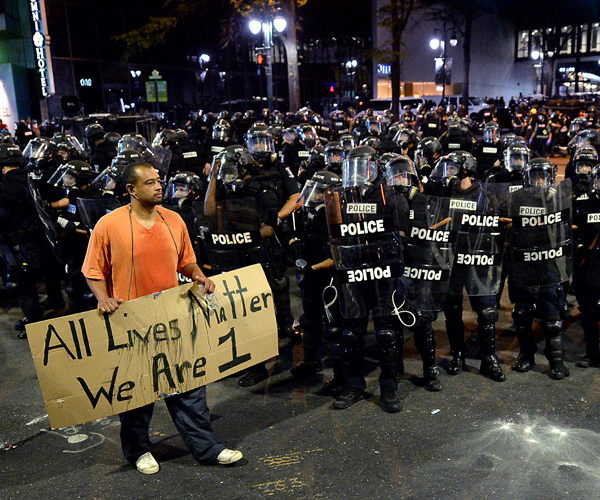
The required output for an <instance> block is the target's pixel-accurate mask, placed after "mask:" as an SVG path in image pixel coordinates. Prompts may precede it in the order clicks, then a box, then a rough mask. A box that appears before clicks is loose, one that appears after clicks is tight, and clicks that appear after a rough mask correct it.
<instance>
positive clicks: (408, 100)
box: [367, 97, 425, 116]
mask: <svg viewBox="0 0 600 500" xmlns="http://www.w3.org/2000/svg"><path fill="white" fill-rule="evenodd" d="M424 102H425V100H424V99H423V98H422V97H401V98H400V114H402V113H403V112H404V106H406V105H407V104H410V106H411V107H412V108H413V109H416V108H417V106H418V105H419V104H423V103H424ZM367 108H371V109H372V110H373V114H374V115H376V116H377V115H382V114H383V113H384V111H385V110H386V109H392V100H391V99H371V100H370V101H369V104H368V105H367Z"/></svg>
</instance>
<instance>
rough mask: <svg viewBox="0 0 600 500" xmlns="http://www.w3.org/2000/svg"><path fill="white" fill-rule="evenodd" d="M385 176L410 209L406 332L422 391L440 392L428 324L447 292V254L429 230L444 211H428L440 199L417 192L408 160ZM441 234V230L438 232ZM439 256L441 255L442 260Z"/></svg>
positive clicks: (399, 159)
mask: <svg viewBox="0 0 600 500" xmlns="http://www.w3.org/2000/svg"><path fill="white" fill-rule="evenodd" d="M385 176H386V179H387V183H388V184H389V185H390V186H393V188H394V190H395V191H396V192H397V193H399V194H401V195H402V196H404V197H405V198H406V200H407V202H408V205H409V207H410V217H409V230H408V235H407V240H406V246H405V248H404V257H405V269H404V276H403V282H404V284H405V286H406V289H407V294H408V302H409V309H410V310H411V311H414V313H415V318H414V324H413V325H412V327H411V328H410V330H411V331H412V332H413V337H414V340H415V347H416V348H417V352H418V353H419V354H420V355H421V358H422V360H423V381H424V386H425V389H427V390H428V391H432V392H434V391H440V390H441V389H442V384H441V383H440V381H439V379H438V375H439V370H438V367H437V366H436V360H435V334H434V331H433V326H432V323H433V322H434V321H435V320H436V319H437V315H438V311H441V310H442V306H443V303H444V298H445V296H446V293H447V291H448V281H449V278H450V272H449V270H450V252H449V249H448V248H444V244H443V243H440V242H439V241H438V242H436V241H431V236H430V234H431V232H432V230H430V227H432V226H435V225H436V224H438V223H439V222H440V221H441V220H443V217H444V216H445V215H446V214H447V212H446V213H445V214H444V215H441V216H440V215H439V214H440V212H443V211H442V210H431V207H432V206H438V205H440V204H439V203H438V202H439V201H440V200H441V198H436V197H428V196H426V195H424V194H422V193H421V192H420V186H419V178H418V175H417V171H416V169H415V166H414V163H413V162H412V161H411V160H410V159H409V158H407V157H405V156H399V157H397V158H395V159H392V160H391V161H390V162H389V163H388V164H387V165H386V167H385ZM442 231H443V229H442V230H440V231H439V233H441V232H442ZM441 239H442V240H443V239H444V237H442V238H441ZM446 239H448V238H446ZM446 246H447V247H449V245H446ZM434 256H436V257H434ZM437 256H439V257H437ZM442 256H445V260H444V259H443V258H442ZM409 324H410V323H409ZM399 332H401V330H399ZM397 342H398V347H399V351H400V352H399V356H400V357H402V337H400V338H398V340H397ZM399 366H400V367H402V364H401V363H399Z"/></svg>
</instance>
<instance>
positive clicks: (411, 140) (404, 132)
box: [393, 127, 418, 149]
mask: <svg viewBox="0 0 600 500" xmlns="http://www.w3.org/2000/svg"><path fill="white" fill-rule="evenodd" d="M417 139H418V137H417V133H416V132H415V131H414V130H413V129H412V128H409V127H401V128H400V129H398V132H396V135H395V136H394V139H393V140H394V142H395V143H396V144H397V145H398V147H400V148H401V149H409V148H411V147H413V146H416V144H417Z"/></svg>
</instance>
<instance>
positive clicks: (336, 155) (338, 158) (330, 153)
mask: <svg viewBox="0 0 600 500" xmlns="http://www.w3.org/2000/svg"><path fill="white" fill-rule="evenodd" d="M343 160H344V150H343V149H342V148H341V147H339V148H330V149H325V165H328V166H329V165H341V164H342V161H343Z"/></svg>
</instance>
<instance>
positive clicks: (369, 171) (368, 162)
mask: <svg viewBox="0 0 600 500" xmlns="http://www.w3.org/2000/svg"><path fill="white" fill-rule="evenodd" d="M376 178H377V162H376V161H375V160H373V159H371V158H367V157H355V158H346V159H345V160H344V161H343V163H342V186H343V187H345V188H346V187H352V186H363V185H365V184H368V183H370V182H373V181H374V180H375V179H376Z"/></svg>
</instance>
